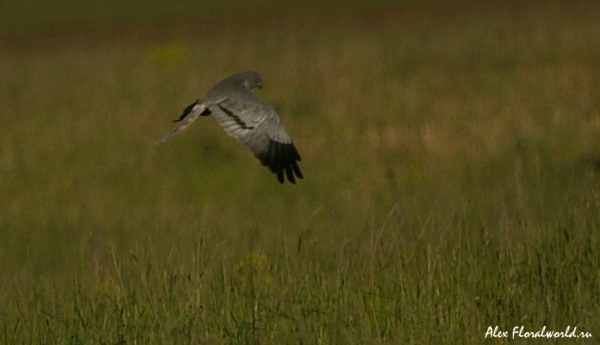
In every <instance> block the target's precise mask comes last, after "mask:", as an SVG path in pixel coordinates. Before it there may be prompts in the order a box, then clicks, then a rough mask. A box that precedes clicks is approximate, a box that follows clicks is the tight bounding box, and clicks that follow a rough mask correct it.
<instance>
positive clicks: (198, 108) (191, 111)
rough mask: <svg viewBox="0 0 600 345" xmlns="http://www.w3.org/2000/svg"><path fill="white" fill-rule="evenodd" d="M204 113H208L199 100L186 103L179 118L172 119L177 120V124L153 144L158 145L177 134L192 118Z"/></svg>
mask: <svg viewBox="0 0 600 345" xmlns="http://www.w3.org/2000/svg"><path fill="white" fill-rule="evenodd" d="M205 114H206V115H208V114H209V113H207V110H206V107H205V106H204V104H202V103H200V100H197V101H195V102H194V103H192V104H190V105H188V106H187V107H186V108H185V109H184V110H183V113H182V114H181V116H179V119H177V120H175V121H174V122H179V124H178V125H177V126H175V128H173V130H171V131H170V132H169V133H167V134H166V135H165V136H163V137H162V138H160V139H158V140H157V141H156V143H155V144H156V145H160V144H162V143H164V142H165V141H167V140H169V139H171V138H172V137H174V136H175V135H177V134H178V133H179V132H181V131H183V130H184V129H186V128H187V126H189V125H190V124H191V123H192V122H194V120H196V119H197V118H198V116H200V115H205Z"/></svg>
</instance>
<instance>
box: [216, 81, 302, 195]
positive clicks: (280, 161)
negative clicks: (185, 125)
mask: <svg viewBox="0 0 600 345" xmlns="http://www.w3.org/2000/svg"><path fill="white" fill-rule="evenodd" d="M205 105H206V107H207V108H208V110H209V111H210V113H212V114H213V116H214V117H215V118H216V119H217V121H218V122H219V124H220V125H221V127H223V129H224V130H225V131H226V132H227V133H228V134H229V135H230V136H232V137H234V138H236V139H238V140H239V141H240V142H241V143H242V144H244V146H246V147H247V148H249V149H250V150H251V151H252V152H253V153H254V156H255V157H256V158H258V160H260V162H261V163H262V165H264V166H267V167H268V168H269V170H270V171H271V172H272V173H274V174H276V175H277V179H278V180H279V182H280V183H283V182H284V180H285V178H284V174H285V176H287V179H288V180H289V181H290V182H291V183H293V184H295V183H296V177H297V178H303V176H302V172H300V168H299V167H298V163H297V162H298V161H301V160H302V159H301V158H300V154H299V153H298V150H296V147H295V146H294V143H293V142H292V140H291V139H290V137H289V135H288V134H287V133H286V131H285V129H284V128H283V127H282V126H281V124H280V123H279V116H277V113H276V112H275V110H274V109H273V108H272V107H271V106H270V105H268V104H266V103H265V102H263V101H262V100H261V99H260V98H258V97H257V96H256V95H255V94H254V93H253V92H252V91H250V89H247V88H239V89H237V90H236V91H235V92H232V93H230V94H229V95H227V97H224V98H222V99H220V100H218V101H217V102H206V103H205Z"/></svg>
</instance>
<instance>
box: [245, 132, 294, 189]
mask: <svg viewBox="0 0 600 345" xmlns="http://www.w3.org/2000/svg"><path fill="white" fill-rule="evenodd" d="M256 157H257V158H258V159H259V160H260V161H261V163H262V164H263V165H264V166H266V167H268V168H269V171H271V172H272V173H274V174H275V175H277V180H278V181H279V183H281V184H283V183H284V182H285V180H286V177H287V180H288V181H289V182H290V183H291V184H296V178H299V179H302V178H304V176H303V175H302V172H301V171H300V167H299V166H298V163H297V162H298V161H300V154H298V150H296V147H295V146H294V144H293V143H289V144H283V143H279V142H276V141H270V142H269V146H268V147H267V150H266V151H265V152H263V153H262V154H259V155H257V156H256Z"/></svg>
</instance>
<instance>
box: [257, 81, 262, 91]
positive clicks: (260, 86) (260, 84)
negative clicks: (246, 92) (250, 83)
mask: <svg viewBox="0 0 600 345" xmlns="http://www.w3.org/2000/svg"><path fill="white" fill-rule="evenodd" d="M258 88H259V89H261V90H262V82H260V83H258Z"/></svg>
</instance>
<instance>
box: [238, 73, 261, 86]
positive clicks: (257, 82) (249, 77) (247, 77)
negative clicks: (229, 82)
mask: <svg viewBox="0 0 600 345" xmlns="http://www.w3.org/2000/svg"><path fill="white" fill-rule="evenodd" d="M241 76H242V78H243V80H244V84H245V85H246V87H247V88H249V89H253V88H255V87H258V88H259V89H262V78H261V77H260V74H258V73H256V72H254V71H249V72H243V73H241Z"/></svg>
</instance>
